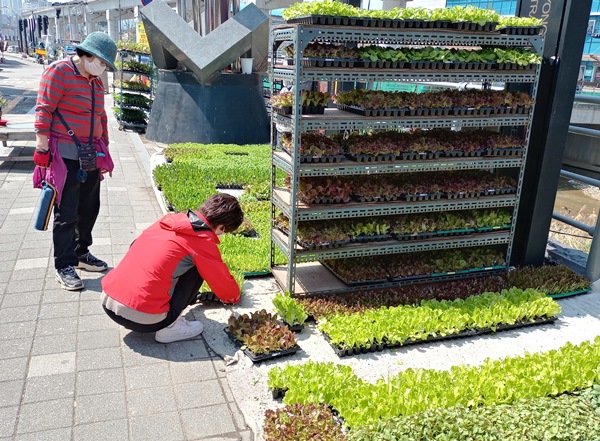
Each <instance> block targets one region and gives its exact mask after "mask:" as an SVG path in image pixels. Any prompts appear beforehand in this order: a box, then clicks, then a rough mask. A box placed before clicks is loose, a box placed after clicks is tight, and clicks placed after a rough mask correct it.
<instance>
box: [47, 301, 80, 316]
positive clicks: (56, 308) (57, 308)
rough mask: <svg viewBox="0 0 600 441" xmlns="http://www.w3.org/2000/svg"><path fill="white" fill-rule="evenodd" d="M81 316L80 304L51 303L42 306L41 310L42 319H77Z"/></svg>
mask: <svg viewBox="0 0 600 441" xmlns="http://www.w3.org/2000/svg"><path fill="white" fill-rule="evenodd" d="M78 315H79V303H50V304H48V305H46V304H42V307H41V308H40V315H39V317H40V318H41V319H54V318H61V317H77V316H78Z"/></svg>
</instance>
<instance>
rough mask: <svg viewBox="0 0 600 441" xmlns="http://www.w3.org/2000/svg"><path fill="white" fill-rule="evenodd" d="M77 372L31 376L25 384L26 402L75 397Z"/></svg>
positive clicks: (24, 399)
mask: <svg viewBox="0 0 600 441" xmlns="http://www.w3.org/2000/svg"><path fill="white" fill-rule="evenodd" d="M74 396H75V373H69V374H56V375H45V376H42V377H30V378H29V379H28V380H27V385H26V386H25V395H24V396H23V402H24V403H34V402H38V401H50V400H58V399H61V398H71V399H72V398H74Z"/></svg>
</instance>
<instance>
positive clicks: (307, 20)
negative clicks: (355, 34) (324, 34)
mask: <svg viewBox="0 0 600 441" xmlns="http://www.w3.org/2000/svg"><path fill="white" fill-rule="evenodd" d="M287 22H288V23H292V24H294V23H298V24H308V25H322V26H360V25H361V24H362V19H360V18H358V17H341V16H336V15H316V14H315V15H302V16H300V17H295V18H291V19H289V20H287Z"/></svg>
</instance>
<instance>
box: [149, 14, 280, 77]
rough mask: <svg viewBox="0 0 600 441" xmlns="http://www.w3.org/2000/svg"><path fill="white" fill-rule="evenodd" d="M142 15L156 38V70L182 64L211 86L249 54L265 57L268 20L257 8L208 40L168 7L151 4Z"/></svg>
mask: <svg viewBox="0 0 600 441" xmlns="http://www.w3.org/2000/svg"><path fill="white" fill-rule="evenodd" d="M140 13H141V15H142V20H143V22H144V27H145V28H146V30H147V32H148V35H151V36H154V37H153V38H151V39H150V40H149V43H150V49H151V52H152V55H153V57H154V59H155V63H157V66H158V67H159V68H162V69H174V68H176V67H177V62H179V63H181V64H182V65H183V66H185V67H186V68H187V69H188V70H190V71H192V72H193V73H194V75H195V76H196V77H197V78H198V81H200V83H202V84H209V83H210V82H211V81H212V80H213V79H214V78H215V76H217V74H218V73H219V71H221V70H222V69H224V68H225V67H227V66H228V65H229V64H231V63H232V62H234V61H235V60H237V58H238V57H240V56H241V55H243V54H244V53H246V52H248V51H250V50H254V53H253V56H254V57H255V58H256V59H257V60H258V59H259V58H261V59H262V58H263V56H266V47H267V46H268V32H269V19H268V17H267V16H266V15H265V14H264V13H263V12H261V11H260V9H258V8H257V7H256V6H255V5H254V4H249V5H248V6H246V7H245V8H244V9H242V10H241V11H240V12H238V13H237V14H236V15H235V16H233V17H232V18H230V19H229V20H227V21H226V22H225V23H223V24H221V25H220V26H219V27H218V28H217V29H215V30H213V31H212V32H210V33H209V34H208V35H206V36H205V37H202V36H201V35H199V34H198V33H197V32H196V31H195V30H194V29H193V28H191V27H190V26H188V25H187V23H186V22H185V21H184V20H183V19H182V18H181V17H180V16H179V15H177V13H176V12H175V11H174V10H173V9H171V7H170V6H168V5H167V4H166V3H162V2H156V3H155V2H152V3H150V4H148V5H146V6H144V7H143V8H141V9H140ZM263 46H264V47H263ZM261 49H262V50H261Z"/></svg>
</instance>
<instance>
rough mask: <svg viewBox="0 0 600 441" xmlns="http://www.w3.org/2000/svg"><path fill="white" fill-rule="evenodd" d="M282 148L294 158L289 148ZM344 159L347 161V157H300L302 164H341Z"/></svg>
mask: <svg viewBox="0 0 600 441" xmlns="http://www.w3.org/2000/svg"><path fill="white" fill-rule="evenodd" d="M280 148H281V150H283V151H284V152H286V153H287V154H288V155H290V156H293V155H292V153H291V152H290V151H289V150H288V148H287V147H283V146H281V147H280ZM343 159H346V156H345V155H331V156H326V155H325V156H310V155H301V156H300V162H302V163H334V162H341V161H342V160H343Z"/></svg>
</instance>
